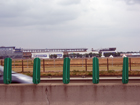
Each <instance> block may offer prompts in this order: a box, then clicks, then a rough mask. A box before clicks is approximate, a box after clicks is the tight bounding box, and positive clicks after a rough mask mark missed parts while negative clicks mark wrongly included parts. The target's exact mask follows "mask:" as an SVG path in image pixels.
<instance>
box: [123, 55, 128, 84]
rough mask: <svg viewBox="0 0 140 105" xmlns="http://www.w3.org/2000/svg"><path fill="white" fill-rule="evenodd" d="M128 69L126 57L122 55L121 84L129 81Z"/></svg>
mask: <svg viewBox="0 0 140 105" xmlns="http://www.w3.org/2000/svg"><path fill="white" fill-rule="evenodd" d="M128 69H129V64H128V57H124V58H123V71H122V83H123V84H127V83H128V81H129V79H128Z"/></svg>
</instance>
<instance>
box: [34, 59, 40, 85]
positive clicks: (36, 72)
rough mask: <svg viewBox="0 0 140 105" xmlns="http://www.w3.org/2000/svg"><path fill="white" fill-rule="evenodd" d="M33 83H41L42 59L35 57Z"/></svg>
mask: <svg viewBox="0 0 140 105" xmlns="http://www.w3.org/2000/svg"><path fill="white" fill-rule="evenodd" d="M33 83H34V84H39V83H40V59H39V58H35V59H34V65H33Z"/></svg>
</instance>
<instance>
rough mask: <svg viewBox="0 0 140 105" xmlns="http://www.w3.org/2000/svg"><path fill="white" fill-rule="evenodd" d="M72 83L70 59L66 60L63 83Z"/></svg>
mask: <svg viewBox="0 0 140 105" xmlns="http://www.w3.org/2000/svg"><path fill="white" fill-rule="evenodd" d="M69 82H70V58H65V59H64V63H63V83H64V84H68V83H69Z"/></svg>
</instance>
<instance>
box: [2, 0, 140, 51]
mask: <svg viewBox="0 0 140 105" xmlns="http://www.w3.org/2000/svg"><path fill="white" fill-rule="evenodd" d="M0 36H1V37H0V46H16V47H17V48H20V47H21V48H88V49H89V50H91V48H93V49H100V48H109V47H116V48H117V51H140V0H0Z"/></svg>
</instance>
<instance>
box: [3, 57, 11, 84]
mask: <svg viewBox="0 0 140 105" xmlns="http://www.w3.org/2000/svg"><path fill="white" fill-rule="evenodd" d="M11 70H12V59H11V58H5V59H4V76H3V82H4V83H5V84H10V83H11V81H12V76H11V75H12V74H11Z"/></svg>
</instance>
